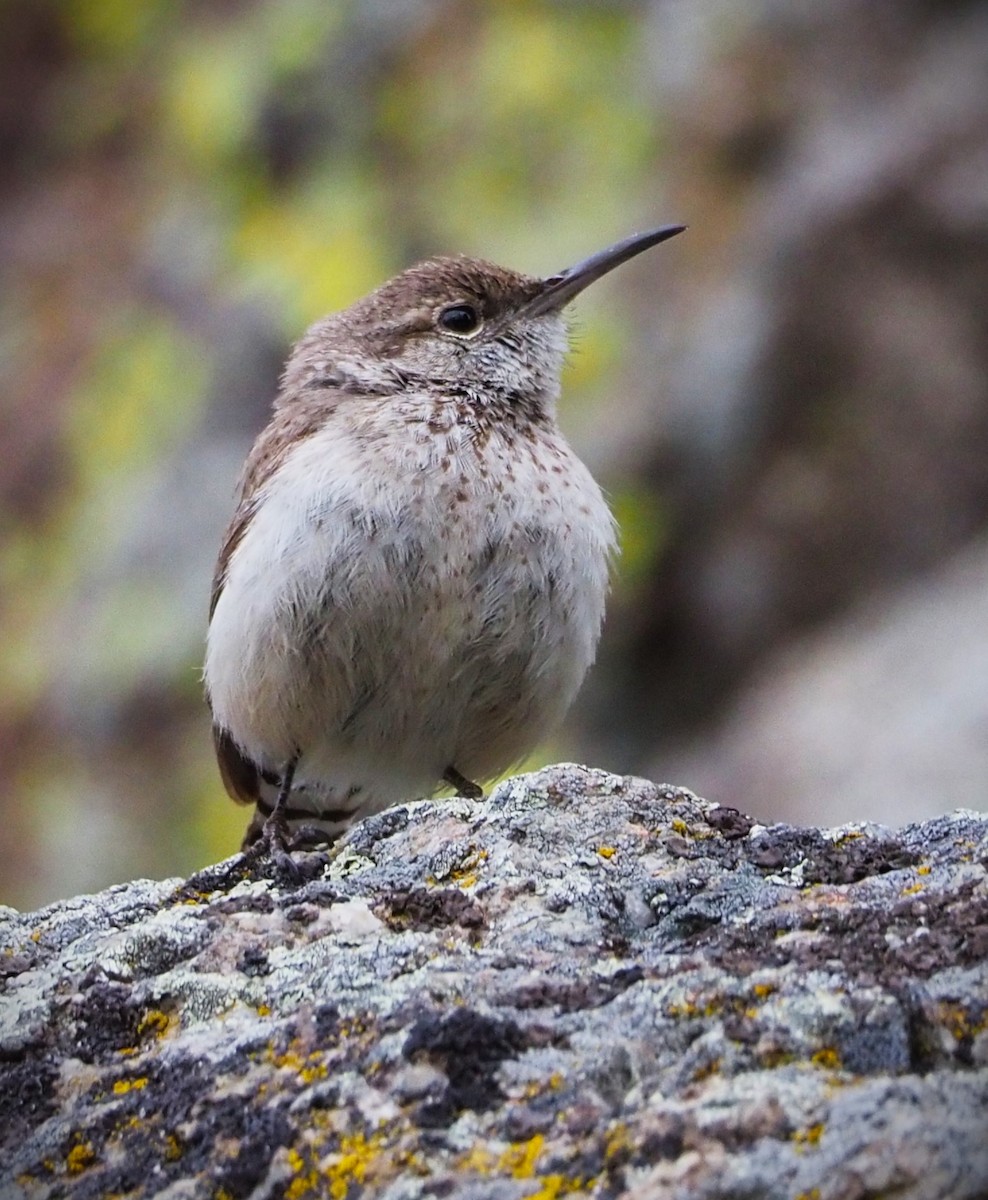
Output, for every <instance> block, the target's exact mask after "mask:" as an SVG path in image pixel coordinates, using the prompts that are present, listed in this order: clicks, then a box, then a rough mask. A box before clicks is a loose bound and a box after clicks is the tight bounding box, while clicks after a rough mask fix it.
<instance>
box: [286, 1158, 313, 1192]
mask: <svg viewBox="0 0 988 1200" xmlns="http://www.w3.org/2000/svg"><path fill="white" fill-rule="evenodd" d="M288 1165H289V1167H291V1169H292V1179H291V1180H289V1183H288V1187H286V1188H285V1200H303V1198H304V1197H305V1196H318V1195H319V1192H320V1187H319V1172H318V1171H317V1170H316V1168H315V1167H314V1166H310V1165H309V1164H308V1163H307V1162H306V1160H305V1159H304V1158H303V1157H302V1155H301V1154H299V1152H298V1151H297V1150H294V1149H292V1150H289V1151H288Z"/></svg>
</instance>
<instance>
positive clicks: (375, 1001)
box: [0, 766, 988, 1200]
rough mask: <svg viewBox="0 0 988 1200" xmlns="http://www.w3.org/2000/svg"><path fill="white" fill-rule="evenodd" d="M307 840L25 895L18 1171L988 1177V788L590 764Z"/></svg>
mask: <svg viewBox="0 0 988 1200" xmlns="http://www.w3.org/2000/svg"><path fill="white" fill-rule="evenodd" d="M299 863H300V866H301V869H302V872H303V875H304V881H303V882H301V883H299V884H294V885H293V884H290V883H288V881H286V880H283V879H281V880H279V879H276V878H273V877H270V876H265V875H264V874H259V873H258V872H257V870H255V869H250V870H249V869H248V868H247V867H246V865H245V863H244V860H243V859H241V858H234V859H231V860H230V861H228V862H225V863H221V864H220V865H219V866H217V867H215V868H212V869H210V870H208V871H205V872H202V873H201V874H200V875H198V876H197V877H195V878H193V879H192V880H189V881H187V882H185V883H184V884H183V883H182V882H180V881H176V880H171V881H166V882H163V883H150V882H146V881H141V882H136V883H132V884H127V885H124V886H120V887H115V888H111V889H109V890H108V891H106V892H104V893H103V894H101V895H98V896H91V897H83V898H80V899H76V900H72V901H66V902H63V903H59V904H55V905H52V906H51V907H49V908H47V909H45V910H44V911H42V912H39V913H35V914H30V915H27V914H25V915H20V914H18V913H15V912H14V911H12V910H3V912H2V924H0V930H2V934H0V936H2V944H3V950H2V952H0V975H2V978H3V983H2V987H3V990H2V992H0V1156H2V1157H0V1162H2V1166H0V1196H2V1197H3V1200H8V1198H11V1197H20V1196H24V1197H38V1198H41V1197H45V1198H48V1197H60V1196H66V1197H72V1198H73V1200H83V1198H91V1200H96V1198H99V1200H103V1198H105V1197H111V1196H121V1197H123V1196H127V1197H134V1198H138V1197H141V1198H143V1197H151V1196H158V1197H168V1198H169V1200H179V1198H181V1200H200V1198H201V1200H236V1198H240V1197H243V1198H247V1197H250V1198H252V1200H263V1198H265V1197H272V1198H274V1197H285V1198H288V1200H301V1198H303V1197H307V1196H313V1197H318V1196H329V1197H339V1198H342V1197H347V1196H349V1197H357V1196H360V1195H363V1196H375V1197H377V1196H381V1197H386V1198H387V1200H413V1198H416V1197H427V1196H429V1197H431V1196H449V1197H476V1198H478V1200H480V1198H485V1200H488V1198H490V1200H500V1198H503V1200H521V1198H522V1197H532V1198H534V1197H541V1198H543V1200H548V1198H551V1197H561V1196H566V1195H571V1194H589V1195H594V1196H600V1197H611V1196H625V1195H626V1196H633V1197H640V1198H645V1197H650V1198H651V1197H654V1198H660V1197H661V1198H663V1200H666V1198H668V1200H680V1198H682V1200H685V1198H687V1197H689V1198H690V1200H713V1198H714V1197H719V1198H726V1197H737V1198H741V1197H748V1198H751V1197H759V1198H760V1200H773V1198H778V1200H794V1198H795V1197H802V1198H804V1200H809V1198H810V1197H813V1198H814V1200H855V1198H862V1200H863V1198H864V1197H876V1196H883V1195H893V1194H894V1195H895V1196H896V1197H897V1200H905V1198H907V1197H908V1198H911V1200H919V1198H923V1200H926V1198H934V1197H936V1198H943V1200H965V1198H968V1200H976V1198H978V1197H984V1196H986V1195H988V884H986V865H988V818H985V817H983V816H978V815H975V814H972V813H963V814H955V815H953V816H948V817H943V818H940V819H938V820H935V821H930V822H926V823H924V824H922V825H916V826H913V827H910V828H908V829H905V830H901V831H891V830H887V829H880V828H877V827H853V828H850V827H848V828H844V829H840V830H835V831H829V832H822V831H819V830H815V829H794V828H790V827H787V826H775V827H771V828H764V827H760V826H757V825H754V824H753V822H752V821H750V820H749V819H748V818H746V817H744V816H742V815H741V814H739V813H736V812H734V811H733V810H728V809H723V808H718V807H716V806H714V805H710V804H707V803H705V802H704V801H702V800H699V799H697V798H696V797H695V796H693V795H691V794H690V793H689V792H686V791H682V790H680V789H678V788H669V787H656V786H655V785H654V784H651V783H647V782H645V781H644V780H640V779H633V778H621V777H617V776H613V775H607V774H604V773H603V772H599V771H588V770H585V769H583V768H580V767H569V766H561V767H554V768H550V769H548V770H545V771H543V772H540V773H538V774H536V775H531V776H527V777H521V778H518V779H513V780H509V781H508V782H507V783H505V784H503V785H502V786H500V787H499V788H497V789H496V791H495V792H494V793H493V795H492V796H491V797H490V799H489V800H487V801H485V802H480V803H467V802H465V801H462V800H447V801H437V802H421V803H416V804H409V805H406V806H402V807H399V808H395V809H392V810H390V811H388V812H385V813H382V814H380V815H379V816H377V817H373V818H371V819H369V820H367V821H365V822H364V823H363V824H362V825H360V826H358V827H357V828H355V829H353V830H352V831H351V832H350V833H349V835H348V836H347V837H346V838H344V839H343V840H342V841H341V842H340V843H339V844H338V845H337V846H336V847H334V848H333V850H332V851H331V852H329V853H327V854H318V853H314V854H307V855H302V856H300V857H299Z"/></svg>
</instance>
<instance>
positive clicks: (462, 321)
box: [439, 304, 480, 333]
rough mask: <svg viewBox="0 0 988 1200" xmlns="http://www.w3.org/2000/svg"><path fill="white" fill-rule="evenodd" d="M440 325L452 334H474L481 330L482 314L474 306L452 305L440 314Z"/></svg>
mask: <svg viewBox="0 0 988 1200" xmlns="http://www.w3.org/2000/svg"><path fill="white" fill-rule="evenodd" d="M439 324H440V325H441V326H442V327H443V329H448V330H449V332H450V333H473V331H474V330H475V329H479V328H480V313H479V312H477V310H476V309H475V308H474V306H473V305H472V304H451V305H450V306H449V308H444V309H443V311H442V312H441V313H440V314H439Z"/></svg>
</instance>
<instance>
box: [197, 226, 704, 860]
mask: <svg viewBox="0 0 988 1200" xmlns="http://www.w3.org/2000/svg"><path fill="white" fill-rule="evenodd" d="M684 228H685V227H684V226H682V225H668V226H664V227H663V228H661V229H655V230H652V231H650V232H648V233H641V234H636V235H634V236H632V237H629V238H626V239H625V240H624V241H622V242H619V243H618V244H617V245H615V246H611V247H610V248H609V249H607V250H604V251H602V252H601V253H599V254H595V255H593V256H592V257H591V258H588V259H586V260H585V261H584V262H581V263H579V264H578V265H576V266H575V267H570V268H569V269H568V270H565V271H561V272H560V273H559V274H557V275H552V276H550V277H549V278H547V279H536V278H532V277H530V276H527V275H521V274H518V273H517V272H515V271H509V270H505V269H504V268H502V267H497V266H494V265H493V264H491V263H488V262H483V261H480V260H478V259H472V258H464V257H454V258H433V259H428V260H427V261H425V262H421V263H419V264H418V265H417V266H413V267H410V268H409V269H408V270H406V271H403V272H402V273H401V274H400V275H397V276H396V277H395V278H394V279H391V280H389V281H388V282H387V283H385V284H383V285H382V286H381V287H379V288H378V289H377V291H375V292H372V293H371V294H370V295H369V296H367V297H365V298H364V299H362V300H358V301H357V303H356V304H354V305H352V306H351V307H350V308H348V309H346V310H345V311H343V312H340V313H337V314H335V315H334V316H330V317H327V318H325V319H324V320H322V321H319V322H317V323H316V324H315V325H313V326H312V327H311V328H310V329H309V330H308V332H307V333H306V334H305V335H304V336H303V337H302V339H301V341H299V342H298V344H297V345H296V346H295V348H294V350H293V351H292V354H291V356H290V358H289V360H288V364H287V366H286V367H285V370H284V373H283V376H282V379H281V388H280V391H279V393H278V396H277V399H276V400H275V403H274V415H273V417H272V419H271V422H270V424H269V425H268V426H267V428H266V429H265V430H264V432H263V433H262V434H261V435H260V437H259V438H258V439H257V442H256V443H255V445H254V448H253V449H252V451H251V453H250V456H249V457H248V459H247V463H246V465H245V467H244V471H243V475H242V478H241V482H240V494H239V504H238V507H237V510H236V513H235V515H234V517H233V520H232V521H231V523H230V526H229V528H228V529H227V531H226V536H225V538H224V539H223V546H222V549H221V551H220V555H219V561H218V563H217V565H216V574H215V578H214V580H213V590H212V603H211V606H210V623H209V633H208V638H207V649H206V663H205V682H206V691H207V696H208V699H209V703H210V707H211V709H212V715H213V734H214V740H215V745H216V754H217V758H218V761H219V767H220V773H221V775H222V777H223V782H224V784H225V786H226V789H227V791H228V792H229V793H230V795H231V796H232V797H233V798H234V799H235V800H239V801H242V802H243V803H245V804H253V805H255V813H254V817H253V820H252V822H251V824H250V827H249V829H248V831H247V835H246V837H245V840H244V844H245V847H247V846H249V845H251V844H253V843H255V842H258V845H259V847H261V846H267V847H268V849H269V850H270V851H271V852H272V853H273V854H274V856H275V857H276V858H279V859H281V860H285V858H286V846H287V844H288V843H287V834H288V832H289V831H290V830H295V831H297V830H298V827H299V826H300V825H301V823H303V822H304V823H305V824H306V825H307V826H309V827H312V826H314V827H315V829H316V831H318V832H319V833H320V834H321V835H322V836H323V840H332V838H333V837H335V836H336V835H338V834H339V833H341V832H342V831H343V830H344V829H345V828H346V827H347V826H348V825H350V824H351V823H352V822H353V821H355V820H357V819H359V818H360V817H363V816H366V815H368V814H370V813H373V812H378V811H380V810H381V809H383V808H386V807H387V806H388V805H390V804H392V803H394V802H396V801H398V800H402V799H406V800H407V799H413V798H415V797H418V796H422V795H427V794H429V793H431V792H433V791H435V790H436V789H437V788H438V787H440V786H442V784H443V783H444V782H445V783H448V784H451V785H453V786H454V787H455V788H457V789H458V790H459V791H460V792H461V794H463V795H466V796H471V797H475V796H480V795H482V794H483V793H482V791H481V789H480V787H479V786H478V784H477V783H475V782H472V781H474V780H478V781H481V782H483V781H485V780H488V779H490V778H492V777H493V776H495V775H497V774H499V773H500V772H503V771H505V770H506V769H508V768H509V767H511V766H513V765H515V764H516V763H518V762H519V761H520V760H521V759H522V758H523V757H524V756H525V755H526V754H527V753H529V752H530V751H531V750H532V748H533V747H534V746H535V745H536V744H537V743H538V742H539V741H540V739H542V738H543V737H544V736H545V735H546V734H547V733H548V732H549V731H550V730H552V729H553V728H554V727H555V726H556V725H557V724H558V723H559V721H561V719H562V717H563V715H564V714H565V712H566V710H567V708H568V707H569V705H570V703H571V702H572V700H573V697H574V696H575V695H576V692H577V689H578V688H579V686H580V683H581V682H582V680H583V677H584V675H585V674H586V671H587V669H588V667H589V666H590V664H591V663H592V661H593V658H594V654H595V652H596V648H597V641H598V638H599V636H600V630H601V623H602V621H603V616H604V599H605V595H606V592H607V587H608V570H609V566H610V560H611V557H612V554H613V551H614V548H615V531H614V523H613V520H612V517H611V514H610V512H609V510H608V508H607V505H606V504H605V502H604V498H603V496H602V495H601V491H600V488H599V487H598V486H597V484H596V483H595V482H594V480H593V478H592V477H591V475H590V473H589V471H588V470H587V468H586V467H585V466H584V465H583V463H582V462H581V461H580V460H579V459H578V458H577V457H576V455H575V454H574V453H573V451H572V450H571V449H570V447H569V445H568V444H567V442H566V440H565V439H564V437H563V436H562V434H561V433H560V431H559V427H558V425H557V420H556V401H557V398H558V395H559V381H560V372H561V368H562V363H563V357H564V354H565V352H566V344H567V339H566V327H565V323H564V319H563V315H562V311H563V308H564V307H565V306H566V305H567V304H568V303H569V301H570V300H572V299H573V297H574V296H576V295H577V294H578V293H579V292H581V291H583V289H584V288H585V287H587V286H588V284H591V283H593V281H594V280H595V279H599V278H600V277H601V276H602V275H604V274H606V273H607V272H608V271H611V270H612V269H613V268H614V267H616V266H618V265H619V264H620V263H623V262H626V261H627V260H628V259H629V258H631V257H633V256H634V255H636V254H640V253H641V252H642V251H643V250H646V249H648V248H649V247H650V246H654V245H656V244H657V243H659V242H662V241H665V240H666V239H667V238H670V237H673V236H674V235H675V234H677V233H680V232H681V231H682V230H683V229H684ZM289 861H290V860H289Z"/></svg>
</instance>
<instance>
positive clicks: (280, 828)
mask: <svg viewBox="0 0 988 1200" xmlns="http://www.w3.org/2000/svg"><path fill="white" fill-rule="evenodd" d="M289 835H290V830H289V828H288V822H287V821H286V820H285V817H284V815H283V814H282V813H281V812H279V811H278V809H277V808H276V809H275V810H274V812H272V813H270V814H269V815H268V817H267V819H266V820H265V822H264V824H263V825H262V826H261V827H260V829H259V830H257V832H256V834H255V835H254V837H253V838H251V835H250V832H248V839H247V840H245V841H244V845H243V847H242V849H243V855H244V858H245V859H246V860H247V863H248V865H250V866H253V865H254V864H256V863H258V862H260V861H261V860H262V859H264V858H266V859H268V861H269V862H270V863H271V864H272V865H273V866H274V867H275V869H276V870H277V871H278V872H280V873H281V874H282V875H284V876H285V878H287V879H288V880H289V881H290V882H291V883H293V884H298V883H301V882H302V880H303V875H302V872H301V871H300V870H299V866H298V863H296V862H295V860H294V859H293V858H292V849H293V845H294V840H293V839H292V838H291V837H290V836H289Z"/></svg>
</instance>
